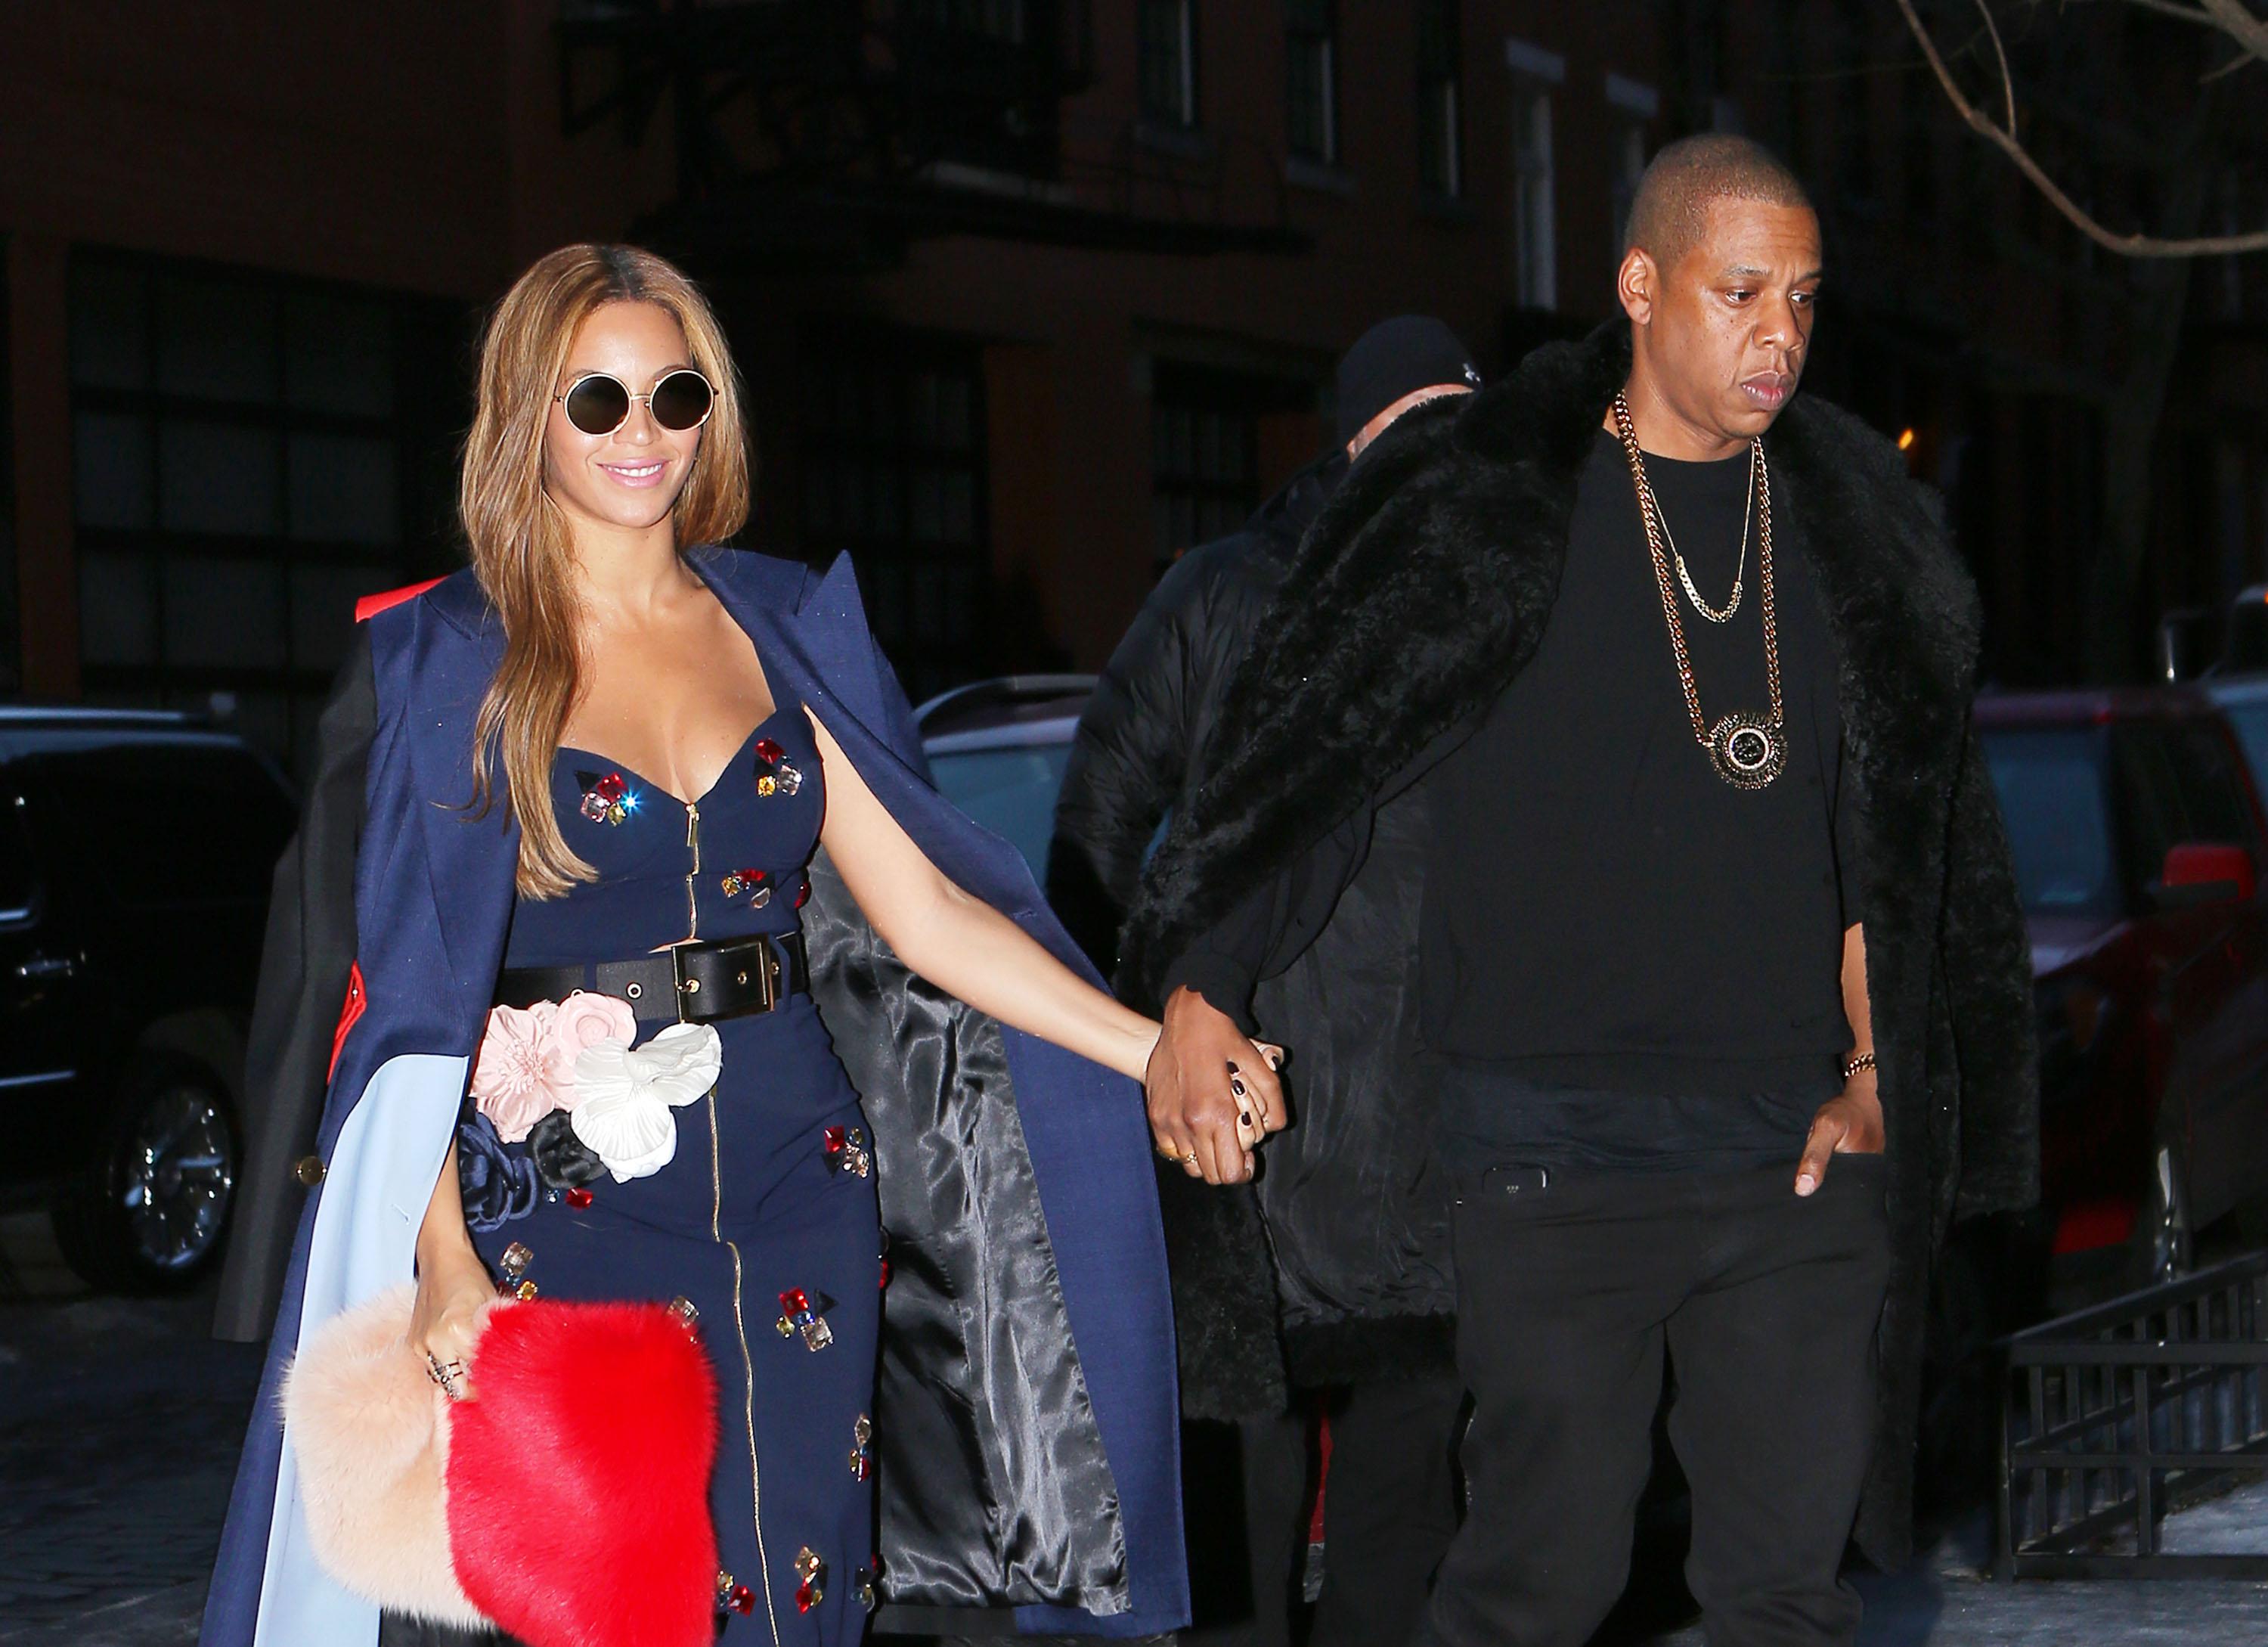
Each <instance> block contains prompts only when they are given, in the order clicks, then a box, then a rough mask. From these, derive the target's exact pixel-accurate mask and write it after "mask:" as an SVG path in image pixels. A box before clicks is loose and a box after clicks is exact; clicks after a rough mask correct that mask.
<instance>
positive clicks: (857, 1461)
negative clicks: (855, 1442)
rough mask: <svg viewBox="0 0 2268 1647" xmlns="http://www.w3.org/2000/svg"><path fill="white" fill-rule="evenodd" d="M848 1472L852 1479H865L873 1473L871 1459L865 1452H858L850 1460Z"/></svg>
mask: <svg viewBox="0 0 2268 1647" xmlns="http://www.w3.org/2000/svg"><path fill="white" fill-rule="evenodd" d="M873 1473H874V1463H873V1459H869V1458H868V1457H867V1456H866V1455H865V1453H863V1452H862V1453H859V1454H858V1456H857V1457H856V1458H854V1459H852V1460H851V1476H852V1478H853V1479H854V1480H857V1481H865V1480H867V1479H868V1478H870V1477H871V1476H872V1475H873Z"/></svg>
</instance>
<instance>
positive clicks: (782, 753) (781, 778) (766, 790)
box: [756, 738, 803, 800]
mask: <svg viewBox="0 0 2268 1647" xmlns="http://www.w3.org/2000/svg"><path fill="white" fill-rule="evenodd" d="M756 759H757V760H759V761H761V762H762V763H763V765H764V767H765V769H766V770H764V771H762V772H758V773H757V774H756V793H757V794H760V795H762V796H764V797H765V798H766V799H768V800H769V799H770V797H771V796H773V795H792V794H794V793H795V792H796V791H797V790H799V789H800V788H802V787H803V774H802V773H801V772H798V771H797V770H796V769H795V767H794V765H793V764H792V763H791V762H790V761H789V760H788V757H787V751H786V750H784V749H782V748H781V747H780V746H779V745H778V744H777V743H776V742H773V741H772V740H771V739H770V738H758V739H757V740H756Z"/></svg>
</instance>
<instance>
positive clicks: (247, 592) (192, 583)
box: [163, 557, 285, 668]
mask: <svg viewBox="0 0 2268 1647" xmlns="http://www.w3.org/2000/svg"><path fill="white" fill-rule="evenodd" d="M163 583H164V587H165V591H166V662H167V663H170V664H190V665H195V664H203V665H209V666H213V667H218V668H281V667H283V665H284V661H285V660H284V633H285V631H284V568H283V567H282V566H280V565H276V564H275V563H273V562H269V561H257V560H203V559H196V558H188V557H175V558H171V559H169V560H167V562H166V569H165V575H164V579H163Z"/></svg>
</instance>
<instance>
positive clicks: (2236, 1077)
mask: <svg viewBox="0 0 2268 1647" xmlns="http://www.w3.org/2000/svg"><path fill="white" fill-rule="evenodd" d="M1977 725H1978V727H1979V729H1980V731H1981V733H1982V735H1983V737H1984V746H1985V757H1986V759H1987V761H1988V762H1989V764H1990V765H1991V768H1992V777H1993V780H1994V783H1995V786H1996V787H1997V788H1998V790H1999V796H2000V803H2001V809H2002V811H2003V814H2004V815H2005V816H2006V817H2007V823H2008V833H2009V838H2010V841H2011V844H2012V846H2014V854H2015V860H2016V873H2017V880H2018V883H2019V886H2020V889H2021V895H2022V897H2023V903H2024V909H2025V914H2026V920H2027V922H2028V925H2029V929H2030V937H2031V944H2032V966H2033V975H2034V978H2035V979H2036V1002H2037V1011H2038V1024H2039V1037H2040V1081H2041V1099H2042V1111H2041V1134H2042V1136H2041V1167H2042V1174H2043V1207H2044V1208H2045V1209H2046V1210H2047V1212H2048V1213H2049V1214H2050V1215H2051V1216H2052V1218H2053V1221H2054V1222H2053V1226H2052V1229H2053V1241H2054V1249H2055V1251H2056V1252H2058V1253H2060V1254H2064V1255H2066V1256H2069V1255H2075V1254H2079V1253H2083V1252H2110V1251H2117V1252H2122V1253H2123V1255H2124V1259H2125V1264H2124V1275H2125V1278H2127V1279H2131V1280H2134V1281H2141V1280H2146V1279H2150V1278H2154V1277H2159V1276H2163V1275H2169V1274H2174V1273H2176V1271H2178V1270H2180V1269H2183V1268H2184V1267H2187V1266H2188V1264H2189V1261H2190V1257H2191V1248H2192V1244H2193V1243H2194V1241H2195V1239H2196V1237H2197V1235H2198V1232H2199V1231H2200V1230H2204V1229H2205V1228H2206V1227H2207V1226H2208V1225H2211V1224H2213V1223H2215V1222H2218V1221H2220V1220H2221V1219H2222V1218H2224V1217H2226V1216H2228V1215H2230V1214H2232V1213H2238V1212H2250V1211H2256V1210H2257V1209H2258V1208H2261V1207H2262V1206H2263V1205H2264V1203H2268V911H2264V907H2263V904H2262V899H2261V895H2260V885H2259V865H2260V862H2261V854H2262V851H2263V842H2264V815H2263V811H2262V807H2261V801H2260V790H2259V788H2258V787H2257V784H2256V781H2255V779H2253V777H2252V775H2251V772H2250V768H2249V767H2248V765H2247V763H2246V761H2245V759H2244V757H2243V754H2242V749H2241V747H2240V744H2239V742H2238V738H2237V735H2236V733H2235V731H2234V730H2233V729H2232V726H2231V723H2230V720H2229V718H2228V716H2225V715H2224V714H2223V713H2221V711H2220V709H2218V708H2217V707H2216V706H2215V705H2214V703H2213V699H2212V698H2210V697H2208V696H2207V695H2205V693H2204V692H2202V691H2196V690H2193V689H2191V688H2187V687H2156V688H2147V689H2135V690H2132V691H2098V692H2051V693H2027V694H2021V695H2014V694H2012V695H1993V696H1987V697H1986V698H1982V699H1980V700H1979V702H1978V704H1977Z"/></svg>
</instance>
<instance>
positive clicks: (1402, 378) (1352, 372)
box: [1338, 314, 1481, 446]
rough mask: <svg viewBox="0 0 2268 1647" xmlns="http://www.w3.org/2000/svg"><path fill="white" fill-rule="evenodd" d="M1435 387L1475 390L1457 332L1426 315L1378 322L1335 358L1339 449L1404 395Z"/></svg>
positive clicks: (1476, 381) (1473, 370)
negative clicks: (1452, 385) (1451, 385)
mask: <svg viewBox="0 0 2268 1647" xmlns="http://www.w3.org/2000/svg"><path fill="white" fill-rule="evenodd" d="M1436 383H1462V384H1463V385H1464V386H1466V387H1467V388H1479V387H1480V383H1481V374H1480V371H1479V368H1477V367H1476V366H1474V365H1473V358H1472V354H1471V352H1470V351H1468V350H1467V349H1466V347H1465V346H1464V344H1462V343H1459V342H1458V341H1457V335H1456V333H1454V332H1453V331H1451V330H1450V329H1448V328H1447V326H1445V325H1443V324H1442V323H1441V322H1440V321H1437V320H1435V319H1434V318H1433V317H1432V315H1430V314H1397V315H1395V317H1394V319H1392V320H1390V321H1379V323H1378V324H1377V325H1375V326H1373V327H1372V328H1371V329H1369V330H1368V331H1366V332H1365V333H1364V334H1363V335H1362V336H1360V337H1359V338H1357V339H1356V340H1355V344H1354V347H1353V348H1351V349H1350V350H1348V351H1346V353H1345V354H1344V355H1343V356H1341V357H1340V358H1339V372H1338V403H1339V444H1340V445H1341V446H1344V445H1345V444H1346V443H1347V442H1348V441H1350V440H1351V439H1354V438H1355V436H1357V435H1358V434H1359V433H1361V432H1362V427H1363V425H1365V424H1366V423H1368V422H1369V421H1370V420H1371V419H1372V418H1373V417H1377V416H1378V414H1379V413H1381V412H1382V411H1384V410H1386V409H1387V408H1388V407H1389V406H1391V405H1393V404H1394V403H1395V402H1396V401H1398V400H1400V399H1401V398H1402V397H1403V395H1408V394H1410V393H1412V392H1414V391H1416V390H1418V389H1422V388H1432V386H1433V385H1434V384H1436Z"/></svg>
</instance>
